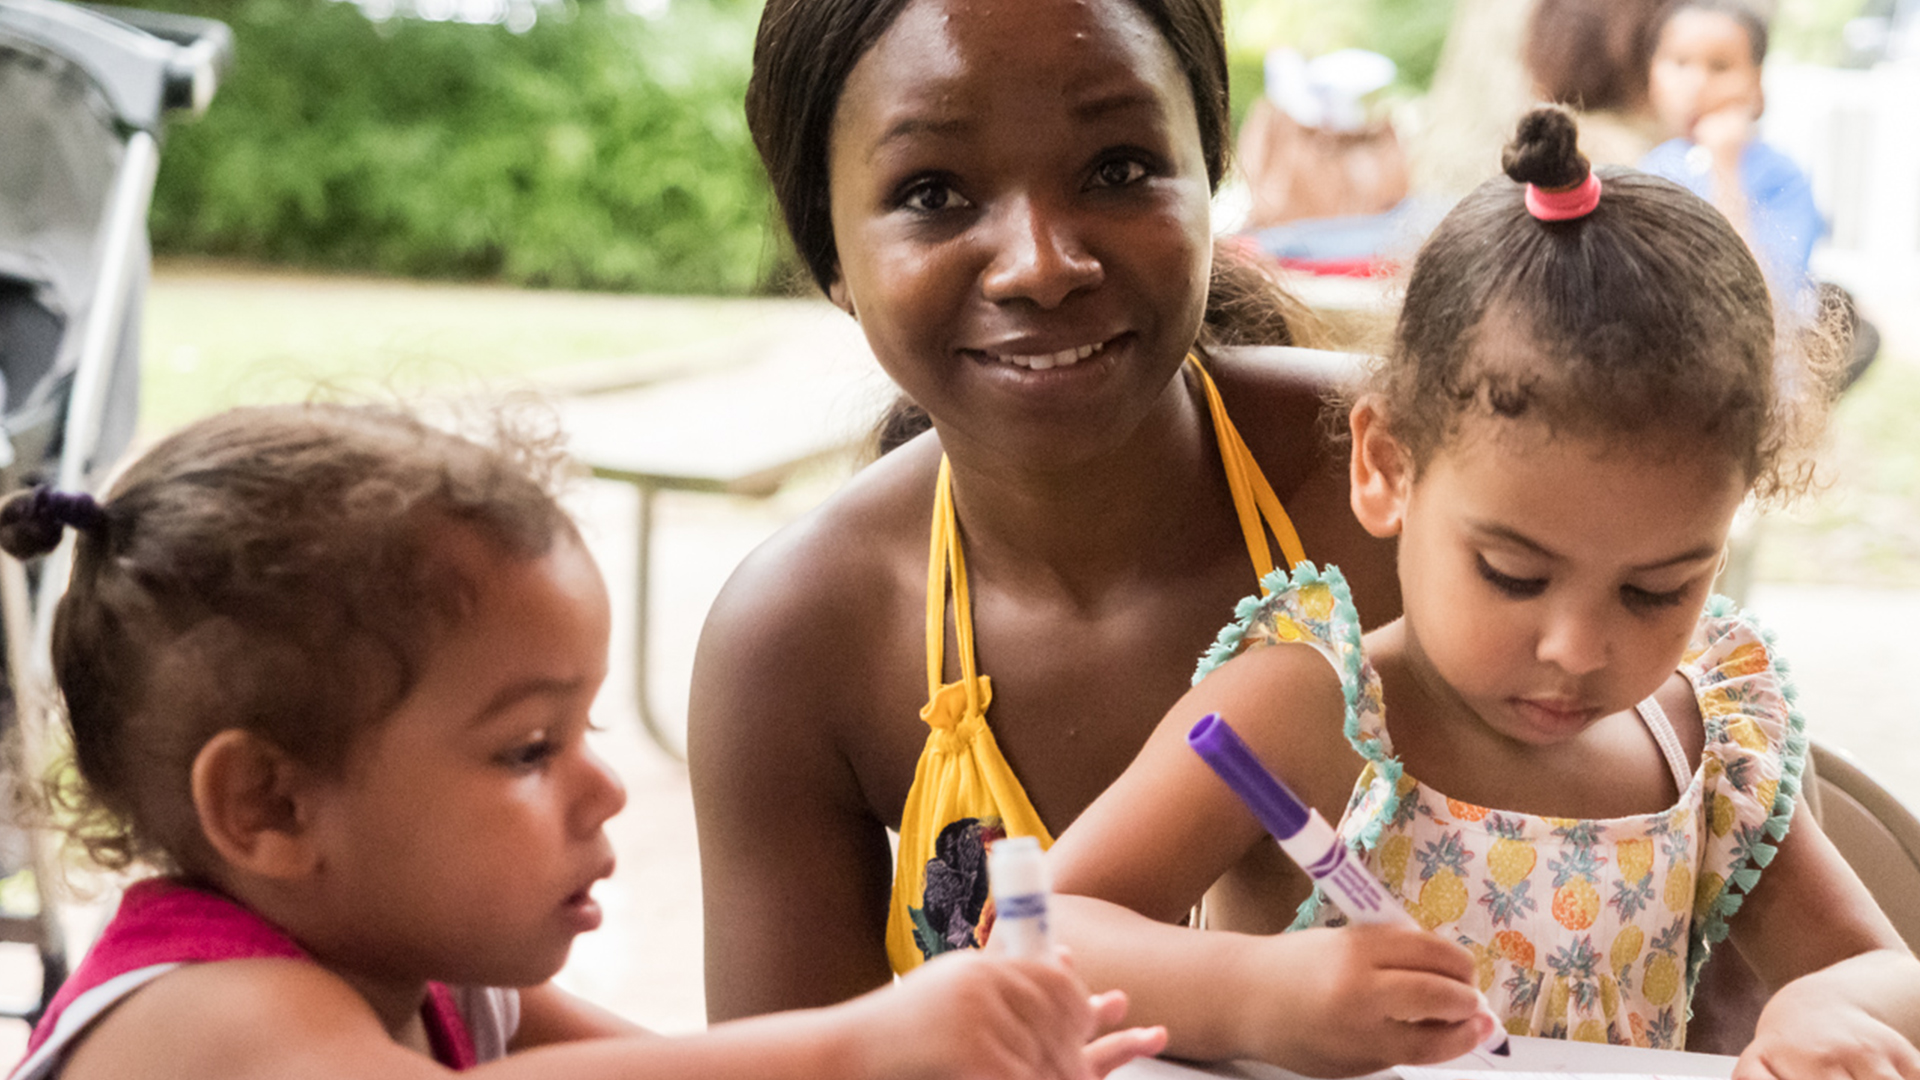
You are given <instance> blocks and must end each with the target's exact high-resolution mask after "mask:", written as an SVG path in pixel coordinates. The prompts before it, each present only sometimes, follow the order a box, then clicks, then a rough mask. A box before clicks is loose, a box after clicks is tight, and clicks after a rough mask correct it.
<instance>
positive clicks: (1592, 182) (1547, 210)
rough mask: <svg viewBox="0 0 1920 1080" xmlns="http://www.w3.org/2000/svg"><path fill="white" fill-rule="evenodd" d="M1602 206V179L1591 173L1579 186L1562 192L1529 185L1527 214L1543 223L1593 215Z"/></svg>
mask: <svg viewBox="0 0 1920 1080" xmlns="http://www.w3.org/2000/svg"><path fill="white" fill-rule="evenodd" d="M1599 205H1600V177H1599V176H1597V175H1595V174H1593V173H1591V172H1589V173H1588V174H1587V178H1586V179H1585V180H1582V181H1581V182H1580V183H1579V184H1577V185H1575V186H1573V187H1570V188H1566V189H1563V190H1560V191H1546V190H1542V189H1541V188H1540V187H1539V186H1538V185H1536V184H1528V185H1527V213H1529V214H1532V215H1533V216H1534V217H1537V218H1539V219H1540V220H1541V221H1571V220H1572V219H1574V218H1580V217H1586V216H1587V215H1588V214H1591V213H1593V208H1594V207H1596V206H1599Z"/></svg>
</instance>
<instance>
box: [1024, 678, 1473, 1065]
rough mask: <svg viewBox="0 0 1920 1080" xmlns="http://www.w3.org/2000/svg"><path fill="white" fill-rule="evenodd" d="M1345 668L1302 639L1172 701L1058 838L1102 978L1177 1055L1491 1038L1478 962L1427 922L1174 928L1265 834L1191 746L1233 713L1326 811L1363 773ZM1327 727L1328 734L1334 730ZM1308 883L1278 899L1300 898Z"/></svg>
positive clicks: (1087, 946) (1087, 970)
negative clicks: (1254, 930) (1293, 928)
mask: <svg viewBox="0 0 1920 1080" xmlns="http://www.w3.org/2000/svg"><path fill="white" fill-rule="evenodd" d="M1343 710H1344V699H1343V697H1342V696H1341V692H1340V687H1339V683H1338V680H1337V679H1336V678H1335V677H1334V675H1333V672H1332V669H1331V668H1330V667H1329V666H1328V664H1327V663H1326V661H1325V660H1324V659H1322V658H1321V657H1320V656H1319V655H1318V654H1316V653H1314V652H1313V651H1311V650H1310V649H1308V648H1307V647H1305V646H1289V645H1276V646H1270V647H1266V648H1260V649H1255V650H1253V651H1251V652H1249V653H1247V654H1245V655H1243V656H1240V657H1238V658H1236V659H1234V660H1232V661H1230V662H1229V663H1227V664H1225V665H1223V666H1222V667H1221V668H1219V669H1218V670H1216V671H1215V672H1214V673H1213V674H1211V675H1209V676H1208V677H1207V678H1206V680H1205V681H1203V682H1202V683H1201V684H1200V685H1199V686H1197V687H1195V688H1194V689H1193V690H1192V691H1190V692H1189V693H1188V694H1187V695H1186V696H1185V697H1184V698H1182V699H1181V701H1180V702H1179V703H1178V704H1177V705H1176V706H1175V707H1174V709H1173V711H1172V712H1171V713H1169V714H1168V717H1167V719H1166V720H1165V721H1164V722H1162V724H1161V725H1160V728H1159V729H1158V730H1156V731H1155V732H1154V734H1153V736H1152V738H1150V739H1149V740H1148V742H1147V745H1146V747H1145V748H1144V749H1143V750H1142V751H1141V753H1140V756H1139V758H1138V759H1136V760H1135V762H1134V764H1133V765H1132V766H1131V767H1129V768H1128V770H1127V772H1126V773H1125V774H1123V775H1122V776H1121V778H1120V779H1119V780H1118V781H1116V782H1115V784H1114V786H1113V787H1111V788H1110V789H1108V790H1107V792H1106V793H1105V794H1103V795H1102V796H1101V797H1100V798H1099V799H1098V800H1096V801H1095V802H1094V804H1093V805H1092V806H1091V807H1089V808H1088V809H1087V811H1086V813H1084V814H1082V815H1081V817H1080V819H1079V820H1078V821H1076V822H1075V823H1074V824H1073V826H1072V827H1071V828H1069V829H1068V830H1067V831H1066V833H1065V835H1063V836H1062V837H1061V838H1060V840H1059V842H1058V843H1056V844H1055V845H1054V848H1053V852H1052V855H1051V856H1050V859H1051V862H1052V865H1053V871H1054V881H1055V888H1056V889H1057V890H1058V891H1059V892H1061V893H1062V894H1078V895H1077V896H1075V895H1063V896H1062V897H1060V900H1059V905H1058V908H1057V912H1058V914H1057V917H1056V920H1055V921H1056V925H1057V927H1058V932H1059V933H1060V934H1061V935H1062V938H1063V940H1064V941H1066V942H1067V944H1068V946H1069V947H1070V948H1071V949H1072V950H1073V955H1074V960H1075V964H1076V966H1077V967H1078V968H1079V969H1080V970H1081V972H1082V973H1083V974H1084V975H1085V976H1086V978H1087V979H1088V981H1089V983H1090V984H1091V985H1093V986H1096V987H1103V988H1104V987H1110V986H1117V987H1119V988H1121V989H1124V990H1126V991H1127V994H1128V997H1129V999H1130V1000H1131V1001H1132V1002H1133V1018H1134V1020H1135V1022H1138V1023H1147V1024H1164V1025H1166V1027H1167V1031H1168V1038H1169V1041H1168V1046H1169V1048H1170V1049H1171V1050H1172V1052H1173V1053H1175V1054H1178V1055H1181V1056H1187V1057H1195V1058H1201V1059H1220V1058H1259V1059H1263V1060H1267V1061H1271V1062H1274V1063H1276V1064H1279V1065H1283V1066H1285V1067H1287V1068H1290V1069H1294V1070H1296V1071H1301V1072H1306V1073H1308V1074H1311V1075H1321V1076H1335V1075H1347V1074H1351V1073H1357V1072H1366V1071H1369V1070H1372V1069H1377V1068H1382V1067H1385V1066H1387V1065H1392V1064H1401V1063H1408V1062H1415V1061H1442V1060H1446V1059H1447V1058H1451V1057H1457V1056H1459V1055H1460V1054H1463V1053H1466V1052H1467V1051H1469V1050H1471V1049H1473V1047H1474V1046H1475V1045H1476V1044H1477V1043H1478V1041H1479V1039H1480V1038H1483V1037H1485V1036H1486V1035H1487V1034H1489V1031H1488V1029H1487V1026H1486V1025H1487V1021H1484V1020H1480V1019H1478V1017H1480V1016H1481V1015H1483V1014H1482V1012H1481V1005H1480V998H1479V996H1478V994H1477V993H1476V992H1475V991H1474V989H1473V988H1472V987H1471V986H1470V985H1469V982H1468V980H1469V979H1470V978H1471V977H1472V973H1473V961H1472V958H1471V957H1470V956H1469V955H1468V954H1467V952H1466V951H1465V950H1463V949H1460V948H1459V947H1458V946H1455V945H1453V944H1451V943H1448V942H1445V941H1442V940H1440V939H1439V938H1437V937H1434V936H1432V935H1430V934H1427V933H1424V932H1419V931H1412V930H1399V929H1392V928H1381V927H1368V928H1364V929H1354V930H1333V931H1328V930H1322V931H1306V932H1302V933H1297V934H1285V935H1278V936H1250V935H1243V934H1228V933H1221V932H1215V931H1206V932H1197V931H1193V930H1189V929H1186V928H1183V927H1180V926H1176V925H1173V924H1174V923H1175V922H1176V921H1177V920H1179V919H1180V918H1182V917H1183V916H1185V915H1186V913H1187V912H1188V910H1189V909H1190V908H1191V907H1192V906H1193V904H1195V903H1196V902H1197V901H1198V900H1199V899H1200V897H1201V895H1202V894H1203V893H1205V892H1206V891H1207V889H1208V887H1209V886H1210V885H1212V884H1213V883H1214V882H1215V881H1216V880H1217V879H1219V878H1220V877H1221V875H1222V874H1225V873H1227V872H1229V871H1231V870H1234V869H1236V868H1237V867H1238V866H1239V865H1240V864H1241V863H1242V862H1243V860H1245V859H1246V857H1247V856H1248V855H1249V853H1250V852H1252V851H1253V850H1254V849H1255V848H1256V847H1257V846H1262V845H1264V844H1265V843H1266V842H1267V841H1266V840H1265V839H1264V837H1265V834H1264V833H1263V832H1262V830H1261V827H1260V825H1259V823H1258V822H1257V821H1255V820H1254V818H1253V816H1252V814H1251V813H1250V812H1249V811H1247V809H1246V808H1245V807H1244V806H1242V805H1241V804H1240V802H1239V800H1238V798H1237V797H1236V796H1235V795H1234V794H1233V793H1232V792H1231V791H1230V790H1228V789H1227V787H1226V786H1225V785H1224V784H1223V783H1221V782H1220V780H1219V778H1218V777H1216V776H1215V775H1214V774H1213V773H1212V771H1211V770H1210V769H1208V767H1207V766H1206V765H1205V764H1204V763H1203V762H1201V761H1200V759H1199V758H1198V757H1197V756H1196V755H1195V754H1194V753H1193V752H1192V751H1191V750H1189V749H1188V748H1187V746H1186V733H1187V731H1188V729H1190V728H1191V727H1192V725H1193V723H1194V721H1196V720H1197V719H1199V717H1200V716H1202V715H1204V714H1206V713H1208V712H1219V713H1220V714H1221V715H1222V716H1224V717H1226V718H1227V719H1228V720H1229V722H1231V723H1233V724H1234V726H1235V729H1236V730H1237V731H1238V732H1239V733H1240V734H1241V736H1242V737H1243V738H1244V739H1245V740H1246V741H1247V743H1248V744H1249V746H1251V747H1252V748H1253V750H1254V752H1255V753H1256V754H1258V755H1259V756H1260V757H1261V759H1262V760H1263V761H1264V762H1265V763H1266V764H1267V766H1268V767H1269V768H1270V769H1272V770H1273V771H1274V772H1276V773H1277V774H1279V775H1281V777H1282V778H1283V779H1284V780H1286V781H1287V782H1288V784H1289V785H1291V786H1293V787H1294V788H1295V789H1296V790H1297V791H1298V792H1299V793H1300V794H1301V796H1302V797H1303V798H1304V799H1305V800H1306V801H1307V802H1308V803H1310V804H1313V805H1315V806H1318V807H1320V808H1321V809H1322V812H1323V813H1327V812H1328V811H1335V812H1337V808H1338V807H1339V806H1340V805H1342V804H1343V803H1344V801H1345V797H1346V794H1347V792H1348V790H1350V788H1351V786H1352V783H1353V780H1354V778H1355V776H1356V775H1357V774H1358V772H1359V769H1360V764H1359V759H1358V758H1357V756H1356V755H1354V753H1353V752H1352V750H1351V749H1350V748H1348V746H1347V745H1346V742H1345V737H1344V735H1343V734H1342V729H1341V718H1342V715H1343ZM1327 733H1331V734H1330V735H1329V734H1327ZM1300 898H1301V896H1300V895H1291V894H1290V895H1276V896H1273V897H1272V898H1271V902H1272V903H1273V904H1275V905H1276V906H1279V907H1281V908H1283V909H1286V910H1290V909H1291V907H1292V905H1293V904H1294V903H1296V902H1297V901H1298V900H1299V899H1300Z"/></svg>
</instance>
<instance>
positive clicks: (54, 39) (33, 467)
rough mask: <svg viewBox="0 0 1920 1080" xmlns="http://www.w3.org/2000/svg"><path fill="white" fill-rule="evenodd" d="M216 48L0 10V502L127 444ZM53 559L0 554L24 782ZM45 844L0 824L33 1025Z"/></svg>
mask: <svg viewBox="0 0 1920 1080" xmlns="http://www.w3.org/2000/svg"><path fill="white" fill-rule="evenodd" d="M231 48H232V35H231V34H230V32H229V31H228V30H227V27H226V26H225V25H224V24H222V23H218V22H214V21H212V20H207V19H195V18H188V17H185V16H178V15H167V14H163V13H158V12H147V11H133V10H126V9H119V8H104V7H91V6H87V7H81V6H76V5H73V4H67V3H60V2H58V0H0V432H3V433H4V435H5V438H0V490H5V491H11V490H13V489H15V488H18V487H22V486H25V485H28V484H33V483H38V482H42V481H45V482H51V483H56V484H58V485H60V486H61V487H63V488H67V489H90V488H91V487H92V486H93V485H94V483H95V482H96V481H97V480H99V479H100V477H101V475H102V474H103V473H104V472H105V470H106V469H107V468H109V467H111V466H112V464H113V462H114V460H115V459H116V458H117V457H118V456H119V454H120V452H121V451H122V450H124V449H125V448H126V446H127V444H128V442H129V441H130V440H131V439H132V436H133V428H134V421H135V419H136V412H137V408H138V405H139V392H140V391H139V354H140V309H141V303H142V301H143V299H144V295H145V287H146V282H147V276H148V269H149V267H148V263H149V253H148V246H147V210H148V206H149V203H150V201H151V199H152V195H153V183H154V176H155V172H156V169H157V167H158V163H159V143H160V138H161V136H162V134H163V128H164V124H165V121H166V119H167V118H168V117H169V115H170V114H174V113H176V112H179V111H183V110H184V111H191V112H196V113H197V112H199V111H200V110H203V109H205V108H206V106H207V103H208V101H209V100H210V99H211V98H212V95H213V90H214V85H215V81H216V78H217V75H218V73H219V71H220V70H221V69H222V68H223V67H224V65H225V62H226V58H227V56H228V55H229V53H230V51H231ZM68 557H69V556H68V551H67V549H66V548H64V547H63V548H62V549H61V550H60V551H59V552H56V553H55V554H54V556H52V557H51V558H49V559H48V560H47V563H46V565H44V566H43V567H40V568H38V571H37V573H36V574H34V575H32V576H30V575H29V573H28V571H27V570H26V569H25V568H23V567H21V566H20V565H19V564H17V563H14V562H12V561H11V560H0V564H4V565H0V614H3V615H4V624H3V625H4V635H5V644H6V671H7V676H8V680H9V682H10V684H11V687H12V701H11V702H10V704H11V706H12V707H11V708H10V709H4V710H0V713H11V716H10V717H9V718H8V722H9V723H10V724H15V723H17V725H18V727H19V735H20V740H19V743H20V761H21V768H23V769H25V770H27V773H28V775H36V776H37V775H38V770H39V769H40V768H41V767H42V766H44V764H45V762H46V758H45V756H44V754H43V752H42V747H41V745H40V744H41V738H40V736H41V734H42V732H43V731H44V730H45V729H46V722H47V717H48V716H49V715H50V713H49V712H48V710H47V709H46V707H45V702H46V700H47V694H46V691H45V689H43V688H45V687H47V686H48V685H49V683H50V679H49V677H48V676H49V672H48V670H47V662H46V659H45V657H46V656H47V637H48V634H49V631H50V624H51V615H52V611H53V604H54V602H55V601H56V600H57V599H58V594H59V591H60V586H59V584H58V583H61V582H64V581H65V579H66V568H67V560H68ZM36 585H42V586H44V587H35V586H36ZM5 704H9V703H7V702H5V700H4V697H3V696H0V705H5ZM4 779H8V778H0V780H4ZM46 848H47V845H46V844H44V843H42V842H40V841H39V840H38V839H37V838H35V837H34V836H33V835H31V834H30V833H27V832H24V831H22V830H20V829H18V828H5V827H0V875H14V874H21V873H24V872H32V873H33V877H32V881H33V888H32V889H31V890H27V891H30V892H32V893H35V894H37V899H38V905H37V910H35V911H33V912H31V913H29V914H22V913H18V912H14V911H0V941H7V942H19V943H24V944H28V945H32V946H34V947H35V948H37V949H38V951H39V957H40V965H41V976H42V977H41V984H42V989H41V993H40V995H39V996H38V998H37V999H36V1000H34V1001H32V1002H30V1003H26V1004H25V1005H24V1006H21V1007H17V1008H14V1009H11V1010H6V1009H0V1015H13V1016H23V1017H26V1018H28V1019H33V1018H35V1017H37V1015H38V1014H39V1012H40V1011H41V1010H42V1009H43V1008H44V1007H45V1005H46V1002H47V1000H48V999H49V998H50V997H51V996H52V994H53V991H54V990H55V989H56V988H58V986H59V985H60V983H61V982H62V981H63V980H64V979H65V978H66V974H67V970H66V967H67V964H66V949H65V943H64V935H63V934H62V932H61V929H60V924H59V920H58V912H57V910H56V907H55V904H54V902H53V897H52V892H51V882H52V880H54V878H53V874H51V873H50V872H49V871H50V870H51V866H50V865H49V864H48V862H47V861H46V859H47V853H46Z"/></svg>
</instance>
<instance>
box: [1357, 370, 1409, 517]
mask: <svg viewBox="0 0 1920 1080" xmlns="http://www.w3.org/2000/svg"><path fill="white" fill-rule="evenodd" d="M1348 419H1349V422H1350V424H1351V426H1352V429H1353V461H1352V475H1351V477H1350V478H1349V493H1348V494H1349V498H1351V499H1352V501H1353V516H1354V517H1356V518H1358V519H1359V520H1360V527H1361V528H1363V529H1366V530H1367V532H1369V533H1371V534H1372V535H1374V536H1378V537H1382V538H1385V537H1389V536H1398V535H1400V526H1401V524H1402V516H1403V515H1404V514H1405V512H1406V508H1407V495H1408V494H1409V492H1410V491H1411V490H1412V487H1413V462H1412V460H1411V459H1409V458H1408V457H1407V452H1406V449H1405V448H1404V447H1402V446H1401V445H1400V444H1399V442H1397V441H1395V439H1394V437H1393V435H1392V434H1391V433H1389V432H1388V430H1387V423H1386V416H1385V415H1384V414H1383V413H1382V412H1381V410H1380V401H1379V399H1377V398H1374V397H1371V396H1369V397H1364V398H1361V399H1360V400H1359V401H1358V402H1356V403H1355V404H1354V406H1353V412H1352V413H1351V414H1350V415H1349V418H1348Z"/></svg>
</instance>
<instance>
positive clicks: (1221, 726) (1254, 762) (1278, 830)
mask: <svg viewBox="0 0 1920 1080" xmlns="http://www.w3.org/2000/svg"><path fill="white" fill-rule="evenodd" d="M1187 745H1188V746H1191V747H1193V752H1194V753H1196V754H1199V755H1200V757H1201V759H1202V760H1204V761H1205V762H1206V763H1207V764H1208V765H1211V766H1213V771H1214V772H1217V773H1219V774H1220V779H1222V780H1225V781H1226V782H1227V786H1228V787H1230V788H1232V789H1233V793H1234V794H1235V795H1238V796H1240V799H1241V801H1242V802H1244V803H1246V804H1247V808H1248V809H1249V810H1252V811H1253V816H1254V817H1257V818H1259V819H1260V824H1262V825H1265V826H1266V827H1267V831H1268V832H1270V833H1272V834H1273V837H1274V839H1276V840H1287V839H1291V838H1292V837H1293V835H1294V834H1295V833H1297V832H1299V831H1300V830H1301V829H1302V828H1303V827H1305V825H1306V824H1307V813H1308V811H1307V808H1306V806H1305V804H1303V803H1301V801H1300V799H1299V797H1298V796H1296V795H1295V794H1294V793H1293V792H1291V791H1289V790H1287V785H1285V784H1283V783H1281V782H1280V778H1279V777H1277V776H1275V775H1273V774H1272V773H1270V772H1268V771H1267V767H1266V766H1265V765H1262V764H1260V759H1259V758H1257V757H1254V756H1253V751H1252V750H1249V749H1247V744H1246V743H1244V742H1242V741H1240V736H1239V734H1238V733H1236V732H1235V731H1234V730H1233V729H1232V728H1231V727H1228V726H1227V722H1226V721H1225V720H1222V719H1220V714H1219V713H1208V714H1207V715H1205V716H1203V717H1201V718H1200V722H1199V723H1197V724H1195V725H1193V730H1192V731H1189V732H1187Z"/></svg>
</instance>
